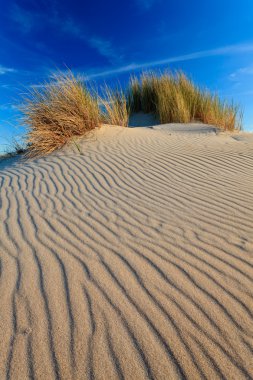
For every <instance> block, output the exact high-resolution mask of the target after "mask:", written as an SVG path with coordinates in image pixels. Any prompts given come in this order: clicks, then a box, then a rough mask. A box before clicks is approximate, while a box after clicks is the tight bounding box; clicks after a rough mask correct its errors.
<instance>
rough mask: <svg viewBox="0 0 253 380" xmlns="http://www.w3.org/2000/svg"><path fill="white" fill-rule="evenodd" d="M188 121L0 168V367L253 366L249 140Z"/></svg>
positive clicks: (61, 375)
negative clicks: (80, 151) (176, 125)
mask: <svg viewBox="0 0 253 380" xmlns="http://www.w3.org/2000/svg"><path fill="white" fill-rule="evenodd" d="M192 128H193V129H194V127H192ZM196 128H197V130H193V132H192V130H191V128H189V125H188V126H186V127H185V130H184V127H183V126H181V127H180V128H179V131H178V132H176V131H175V128H174V127H170V128H168V127H166V126H163V127H161V126H159V128H125V129H124V128H120V127H102V128H101V129H100V130H98V131H97V132H96V134H95V135H93V136H91V137H90V139H89V140H88V141H84V142H80V147H81V150H82V154H79V153H78V152H77V149H76V148H75V147H74V146H73V147H70V148H69V147H68V148H64V149H63V150H61V151H59V152H57V153H54V154H52V155H50V156H47V157H44V158H39V159H34V160H30V161H26V162H22V163H14V164H13V165H10V166H5V167H4V168H3V169H2V170H1V168H0V184H1V193H0V196H1V209H0V210H1V211H0V215H1V224H0V237H1V239H0V301H1V307H0V379H15V380H17V379H22V380H24V379H29V378H34V379H66V380H67V379H68V380H69V379H138V380H139V379H186V378H187V379H212V380H213V379H235V380H238V379H251V378H253V361H252V356H253V355H252V353H253V233H252V231H253V192H252V185H253V139H250V138H246V137H245V138H238V136H244V135H243V134H242V133H240V134H237V135H231V134H220V135H216V133H215V131H213V129H212V127H206V126H203V128H202V129H201V126H197V127H196ZM208 128H209V130H208ZM234 136H237V137H236V138H234Z"/></svg>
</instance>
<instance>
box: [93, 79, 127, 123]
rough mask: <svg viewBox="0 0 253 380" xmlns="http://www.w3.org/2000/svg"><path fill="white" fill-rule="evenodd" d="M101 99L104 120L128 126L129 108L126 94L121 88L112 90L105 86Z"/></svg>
mask: <svg viewBox="0 0 253 380" xmlns="http://www.w3.org/2000/svg"><path fill="white" fill-rule="evenodd" d="M99 101H100V104H101V105H102V108H103V111H102V121H103V122H104V123H105V124H111V125H120V126H122V127H127V126H128V120H129V108H128V104H127V98H126V95H125V93H124V92H123V90H122V89H121V88H117V89H116V90H112V89H110V88H109V87H108V86H105V87H104V89H103V96H102V97H100V98H99Z"/></svg>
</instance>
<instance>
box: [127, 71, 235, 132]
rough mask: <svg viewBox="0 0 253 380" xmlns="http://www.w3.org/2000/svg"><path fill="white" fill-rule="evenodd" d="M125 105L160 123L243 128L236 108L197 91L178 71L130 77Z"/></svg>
mask: <svg viewBox="0 0 253 380" xmlns="http://www.w3.org/2000/svg"><path fill="white" fill-rule="evenodd" d="M128 102H129V104H130V110H131V112H138V111H143V112H146V113H149V112H152V113H154V114H156V116H157V117H158V118H159V120H160V122H161V123H189V122H194V121H200V122H203V123H205V124H212V125H214V126H217V127H219V128H221V129H224V130H229V131H233V130H235V129H241V125H242V113H241V112H240V109H239V107H238V106H237V105H234V104H233V103H230V104H229V103H227V102H224V101H222V100H221V99H220V98H219V97H218V96H217V95H215V94H214V95H213V94H212V93H211V92H210V91H208V90H206V89H201V88H199V87H198V86H196V85H195V84H194V83H193V82H192V81H191V80H190V79H189V78H187V76H186V75H185V74H184V73H183V72H181V71H178V72H175V73H174V74H173V73H170V72H165V73H163V74H160V75H156V74H154V73H152V72H149V73H143V74H142V75H141V78H140V80H138V79H137V78H136V77H132V78H131V79H130V85H129V88H128Z"/></svg>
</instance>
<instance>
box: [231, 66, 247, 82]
mask: <svg viewBox="0 0 253 380" xmlns="http://www.w3.org/2000/svg"><path fill="white" fill-rule="evenodd" d="M248 75H253V64H251V65H249V66H244V67H241V68H239V69H238V70H236V71H234V72H233V73H232V74H230V76H229V77H230V79H232V80H238V78H239V77H241V76H248Z"/></svg>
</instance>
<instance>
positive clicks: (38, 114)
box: [21, 73, 100, 157]
mask: <svg viewBox="0 0 253 380" xmlns="http://www.w3.org/2000/svg"><path fill="white" fill-rule="evenodd" d="M21 111H22V114H23V121H24V124H25V125H26V127H27V128H28V133H27V138H26V140H27V143H28V146H29V149H28V156H30V157H34V156H41V155H45V154H49V153H51V152H53V151H54V150H56V149H58V148H60V147H62V146H63V145H64V144H66V143H67V142H69V141H71V139H73V138H75V137H78V136H83V135H86V134H87V133H89V132H90V131H92V130H93V129H95V128H96V127H98V126H99V123H100V110H99V106H98V102H97V99H96V96H94V95H93V94H91V93H90V92H89V91H88V90H87V89H86V88H85V87H84V86H83V85H82V84H81V82H79V81H78V79H77V78H75V77H74V75H73V74H71V73H68V74H63V73H58V74H56V75H55V76H54V78H53V81H52V82H51V83H48V84H45V85H44V86H42V87H34V88H32V89H31V90H30V92H29V94H28V95H27V97H26V98H25V99H24V100H23V104H22V106H21Z"/></svg>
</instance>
